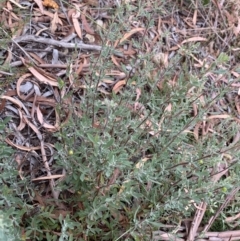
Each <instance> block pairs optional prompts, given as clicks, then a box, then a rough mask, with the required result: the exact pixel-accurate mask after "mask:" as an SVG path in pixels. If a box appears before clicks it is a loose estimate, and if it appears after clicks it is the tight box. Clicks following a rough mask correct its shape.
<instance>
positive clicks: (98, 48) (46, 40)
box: [13, 35, 123, 57]
mask: <svg viewBox="0 0 240 241" xmlns="http://www.w3.org/2000/svg"><path fill="white" fill-rule="evenodd" d="M13 41H14V42H16V43H20V42H31V41H32V42H36V43H43V44H48V45H53V46H57V47H59V48H67V49H76V48H77V49H82V50H92V51H101V50H102V46H100V45H90V44H84V43H67V42H64V41H58V40H54V39H50V38H43V37H38V36H35V35H24V36H20V37H17V38H14V39H13ZM113 54H114V55H117V56H119V57H123V53H121V52H118V51H116V50H114V51H113Z"/></svg>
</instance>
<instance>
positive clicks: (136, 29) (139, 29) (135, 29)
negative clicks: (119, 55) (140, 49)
mask: <svg viewBox="0 0 240 241" xmlns="http://www.w3.org/2000/svg"><path fill="white" fill-rule="evenodd" d="M144 30H145V28H134V29H132V30H131V31H130V32H128V33H126V34H124V36H123V37H122V38H121V40H120V42H119V43H120V44H121V43H122V42H123V41H125V40H127V39H128V38H130V37H131V36H132V35H133V34H135V33H137V32H141V31H144Z"/></svg>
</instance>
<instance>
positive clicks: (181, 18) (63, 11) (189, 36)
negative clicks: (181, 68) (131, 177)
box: [0, 0, 240, 241]
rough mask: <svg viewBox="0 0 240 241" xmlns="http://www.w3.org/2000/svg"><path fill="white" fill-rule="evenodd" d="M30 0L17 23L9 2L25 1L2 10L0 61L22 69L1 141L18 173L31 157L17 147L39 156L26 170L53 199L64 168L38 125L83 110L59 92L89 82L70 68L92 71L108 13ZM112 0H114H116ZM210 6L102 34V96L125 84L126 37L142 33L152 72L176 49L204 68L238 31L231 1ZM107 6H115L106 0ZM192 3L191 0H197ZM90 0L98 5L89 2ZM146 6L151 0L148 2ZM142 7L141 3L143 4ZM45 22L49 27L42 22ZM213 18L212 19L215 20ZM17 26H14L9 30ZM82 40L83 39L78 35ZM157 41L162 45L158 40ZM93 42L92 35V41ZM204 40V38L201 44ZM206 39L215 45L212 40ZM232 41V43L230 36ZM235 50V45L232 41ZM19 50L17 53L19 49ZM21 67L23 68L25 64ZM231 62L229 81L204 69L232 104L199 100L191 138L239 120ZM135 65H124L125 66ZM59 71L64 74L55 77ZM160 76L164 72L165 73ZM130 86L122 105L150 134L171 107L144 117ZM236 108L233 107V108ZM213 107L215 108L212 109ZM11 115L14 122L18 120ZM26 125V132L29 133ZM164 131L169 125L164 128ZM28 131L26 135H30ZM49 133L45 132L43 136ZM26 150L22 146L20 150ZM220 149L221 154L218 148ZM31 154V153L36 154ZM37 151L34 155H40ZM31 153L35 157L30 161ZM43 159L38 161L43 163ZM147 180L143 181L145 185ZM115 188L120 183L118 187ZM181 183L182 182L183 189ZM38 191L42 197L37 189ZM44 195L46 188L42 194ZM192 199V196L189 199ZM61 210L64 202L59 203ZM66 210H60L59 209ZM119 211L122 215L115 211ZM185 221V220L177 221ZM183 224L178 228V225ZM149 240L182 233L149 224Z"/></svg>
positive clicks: (130, 53) (51, 128) (129, 52)
mask: <svg viewBox="0 0 240 241" xmlns="http://www.w3.org/2000/svg"><path fill="white" fill-rule="evenodd" d="M34 2H35V3H36V4H33V5H32V6H33V8H32V10H31V11H32V12H31V14H32V17H31V20H30V21H31V24H23V22H24V21H23V19H22V16H17V15H16V14H15V13H14V11H13V9H14V7H17V8H19V9H22V10H23V11H25V12H26V11H29V9H30V5H29V4H28V3H26V2H23V1H14V0H9V1H7V2H6V4H5V5H4V7H3V8H2V11H1V16H0V18H1V22H3V24H4V26H5V27H6V28H7V29H8V30H9V31H10V32H11V33H12V37H11V40H12V44H11V46H10V47H9V49H8V51H7V55H6V58H5V60H4V65H3V67H6V66H7V65H9V66H12V67H14V66H20V67H21V68H22V69H23V71H24V72H23V73H20V77H19V78H18V80H17V81H16V83H12V84H10V85H7V89H8V90H7V91H5V93H3V95H2V96H1V100H2V101H1V105H0V111H1V113H2V114H4V115H6V116H8V115H11V116H14V119H15V120H18V121H17V122H16V123H15V122H13V123H11V125H10V126H12V127H11V128H12V130H11V131H12V132H11V133H10V134H9V135H8V137H7V138H6V142H7V143H8V144H9V145H11V146H13V147H15V148H16V149H18V150H20V151H22V154H21V155H16V159H15V160H16V162H17V164H18V166H19V168H18V170H19V176H20V177H21V178H22V177H23V175H24V173H27V172H28V171H29V170H28V169H30V165H29V166H27V165H26V164H25V162H24V155H26V156H28V157H27V158H29V160H30V163H32V164H34V165H36V162H37V163H38V164H39V165H38V166H39V168H37V169H35V170H34V171H32V170H31V180H32V181H40V180H42V181H43V180H45V181H46V182H45V186H44V187H43V189H44V190H45V193H47V191H46V190H47V189H48V187H47V185H46V183H49V184H50V189H51V191H50V193H51V195H52V196H53V198H54V200H55V203H56V204H57V205H60V204H59V202H58V199H59V191H56V188H55V187H56V181H55V179H59V178H60V180H62V179H64V177H65V176H66V173H65V170H61V174H59V170H58V169H56V168H54V165H52V157H53V153H54V149H55V147H54V141H53V142H51V141H50V142H47V141H46V139H45V138H44V135H45V133H47V134H48V135H52V133H54V132H57V131H59V129H60V127H61V126H62V125H63V124H64V123H67V122H68V120H69V119H70V117H71V115H76V116H78V117H80V118H81V117H82V113H81V111H80V110H78V109H77V106H78V103H80V100H79V98H78V97H77V96H73V98H70V97H66V98H64V97H65V96H67V95H68V93H70V90H73V92H75V93H76V92H77V91H79V90H84V89H86V88H94V85H93V86H88V85H87V84H86V83H84V82H81V81H80V82H78V83H76V82H75V78H74V73H76V74H77V75H78V76H81V77H82V76H85V75H87V74H89V73H90V72H91V70H90V61H91V60H90V56H92V55H94V56H96V57H97V56H99V54H100V52H101V51H102V49H103V46H102V45H101V41H98V40H101V37H100V35H99V34H98V33H99V31H106V29H107V25H106V21H105V23H104V24H105V25H104V24H103V21H102V20H106V19H114V18H113V17H112V16H111V15H109V13H108V12H107V10H105V8H102V9H101V8H100V9H99V8H98V7H99V1H94V0H91V1H89V0H87V1H83V3H81V4H79V3H77V2H75V1H73V4H69V5H68V7H67V8H65V6H63V5H62V1H61V0H60V3H61V4H58V3H57V2H55V1H53V0H44V1H39V0H34ZM116 2H118V1H116ZM134 2H135V1H125V2H124V1H123V3H122V4H130V5H131V4H132V6H134V4H135V3H134ZM212 2H213V4H214V5H215V6H216V8H215V10H214V11H213V12H212V13H211V12H209V13H208V14H209V19H210V18H211V19H212V22H211V21H210V20H205V19H204V17H203V11H202V9H201V8H200V7H199V6H198V7H199V8H196V9H194V10H191V9H189V8H188V7H187V6H186V5H185V4H184V3H182V4H181V8H180V9H181V10H180V11H177V12H174V13H171V14H168V15H166V16H157V17H156V18H155V24H154V25H153V26H151V28H148V26H146V24H145V23H144V22H142V21H141V20H138V21H135V20H133V18H129V19H128V21H129V23H130V26H131V27H132V29H131V30H128V31H126V32H123V33H122V37H121V38H120V39H116V41H115V43H111V42H109V43H108V44H109V45H111V47H112V49H113V50H112V55H111V61H112V62H113V64H114V67H115V69H111V70H108V71H107V72H106V73H105V76H106V77H109V79H107V78H105V79H101V81H100V82H99V84H98V88H97V90H98V91H99V92H101V93H102V94H105V96H108V95H109V94H111V93H113V92H114V93H115V94H121V93H122V92H123V91H124V89H125V88H126V86H128V80H127V74H128V73H125V72H124V71H123V69H122V68H121V65H122V64H124V65H125V66H129V63H130V61H129V59H130V58H137V55H138V53H139V52H140V51H139V50H138V49H136V48H135V47H133V41H139V42H141V41H140V40H141V39H143V38H144V42H142V48H141V51H143V50H144V51H146V53H154V57H153V62H155V64H156V66H157V67H156V68H155V69H153V70H152V71H151V72H150V73H149V76H150V78H151V77H154V76H156V75H157V74H158V73H159V69H167V68H169V66H170V64H171V63H170V62H171V58H173V56H175V55H176V54H177V53H179V54H180V55H182V56H184V57H186V56H187V57H188V58H189V59H191V63H190V65H191V66H189V68H194V69H195V70H196V71H197V70H200V69H201V68H204V69H205V70H207V69H209V68H210V66H211V65H212V64H213V63H214V61H216V59H217V57H218V56H219V54H220V53H221V52H224V50H226V48H228V47H229V45H231V44H232V43H234V41H237V40H239V35H240V30H239V29H240V28H239V26H240V24H239V23H240V16H239V14H238V12H237V11H238V10H237V9H233V12H232V13H231V14H230V13H229V11H230V10H229V9H224V10H223V5H222V3H219V2H218V1H212ZM105 4H106V7H114V6H113V5H112V3H111V1H106V2H105ZM196 4H197V1H196ZM92 7H97V8H96V9H94V8H92ZM149 9H150V10H151V7H149ZM146 10H148V9H146ZM223 17H226V19H227V21H226V22H224V24H226V25H227V26H226V27H227V28H223V29H219V28H221V25H220V24H218V23H219V22H220V21H222V18H223ZM92 19H94V20H96V22H97V23H98V24H97V25H94V24H92ZM46 26H48V27H46ZM217 26H218V27H217ZM16 29H17V31H16ZM213 29H215V30H214V31H215V38H216V41H215V43H212V42H211V40H209V34H211V33H212V31H213ZM166 30H167V31H169V35H168V36H163V32H165V31H166ZM222 33H225V34H226V36H227V35H229V36H231V42H230V38H229V39H226V38H225V39H223V38H222ZM86 39H87V40H88V41H89V43H85V40H86ZM162 41H163V42H164V43H165V44H164V46H163V45H161V44H158V43H160V42H162ZM95 42H96V43H95ZM191 43H199V44H202V45H200V46H201V48H200V51H199V52H198V53H191V54H190V55H189V56H188V55H187V54H188V53H187V51H186V49H185V46H189V44H191ZM206 43H207V44H206ZM213 45H215V46H214V48H213V47H212V46H213ZM233 45H234V44H233ZM76 49H77V50H78V51H79V54H80V53H81V54H80V55H79V56H76V58H75V59H73V62H72V63H71V66H70V75H69V78H64V76H65V75H66V73H67V69H68V67H69V64H68V63H67V57H68V56H69V55H71V54H72V53H73V51H74V50H76ZM235 51H236V52H238V51H239V48H235ZM20 56H22V57H20ZM231 58H232V62H233V66H234V68H235V65H237V57H236V55H234V53H233V55H232V56H231ZM24 68H25V69H24ZM234 68H233V69H232V70H231V73H232V76H233V78H232V80H231V82H230V81H229V79H228V78H226V76H221V77H220V78H219V76H217V75H215V74H214V73H211V71H208V76H206V77H207V78H208V79H209V81H208V82H209V85H215V86H217V85H218V86H219V85H222V86H224V85H225V86H228V87H231V89H232V93H234V92H236V91H237V93H238V94H237V95H236V94H231V96H230V97H229V98H230V100H231V101H232V102H233V106H232V107H231V108H232V109H229V110H226V108H225V106H224V105H226V102H228V101H229V99H228V100H226V99H224V98H223V99H222V102H221V103H220V102H219V103H217V104H216V105H215V106H214V112H213V111H212V110H211V109H207V108H206V113H205V116H206V118H205V119H203V120H199V122H198V123H197V124H196V125H195V126H194V127H193V128H192V129H190V130H188V131H189V132H190V133H192V135H193V136H194V138H195V139H196V141H198V140H199V139H200V138H204V136H206V135H208V134H209V133H212V132H216V133H219V135H220V136H221V130H220V129H219V128H220V127H219V126H220V125H219V123H220V122H221V120H222V119H230V120H231V121H235V122H238V124H239V122H240V121H239V115H240V107H239V106H240V104H239V93H240V91H239V89H240V85H239V73H238V71H236V70H235V69H234ZM131 71H132V72H134V71H135V69H134V68H133V67H131V70H130V73H131ZM10 74H11V73H8V72H6V71H5V70H4V68H3V70H1V72H0V77H1V78H4V76H6V75H10ZM178 77H179V75H178V74H177V73H175V75H174V76H172V79H171V78H170V79H169V80H168V83H167V84H168V85H170V86H171V87H172V88H174V86H176V85H177V84H178V83H177V81H178ZM61 78H63V79H61ZM164 81H166V80H164ZM132 87H133V88H135V91H136V94H137V97H136V99H135V102H133V103H131V104H129V105H127V106H126V107H127V108H128V109H130V110H131V111H132V112H136V113H137V116H138V118H139V119H140V120H142V121H143V123H142V125H141V126H140V128H143V129H147V130H148V132H149V134H151V135H152V136H157V135H158V134H159V133H160V132H161V125H162V123H163V121H164V118H165V116H166V115H168V114H169V113H171V110H172V105H171V103H169V104H168V106H167V107H166V109H165V111H164V114H163V116H162V118H161V120H160V121H159V123H153V121H152V120H151V118H150V117H148V116H147V115H146V114H145V108H146V107H145V106H143V105H142V104H141V102H140V96H141V95H144V92H143V89H141V88H139V87H138V86H134V85H133V86H132ZM156 87H157V88H158V89H159V90H161V89H162V88H163V83H162V82H161V80H159V81H158V83H157V84H156ZM192 95H193V92H191V91H189V92H188V97H189V98H191V96H192ZM206 95H207V96H209V95H211V96H213V98H214V96H217V95H218V93H217V92H215V90H213V91H212V93H207V94H206ZM205 97H206V96H200V97H199V100H200V105H202V106H203V107H205V106H204V105H205V103H204V98H205ZM196 103H197V102H195V103H193V116H197V115H198V112H199V110H198V109H199V104H196ZM59 104H60V105H61V106H62V108H63V110H64V116H59V114H58V111H57V109H56V108H57V106H58V105H59ZM69 106H76V108H73V109H74V111H71V110H69ZM234 112H235V114H233V113H234ZM214 113H216V114H214ZM17 123H18V125H17ZM153 124H154V125H156V126H157V127H158V132H156V130H155V131H154V130H153V129H152V126H153ZM93 127H97V128H101V127H100V125H99V123H98V122H95V123H93ZM29 130H30V132H31V133H29ZM169 131H171V130H169ZM29 135H31V138H30V139H29ZM234 138H235V139H236V140H239V133H238V134H237V135H236V136H235V137H233V139H234ZM48 139H49V140H51V138H48ZM24 153H25V154H24ZM225 154H226V153H225V151H224V150H223V152H222V155H225ZM36 157H37V158H36ZM40 159H41V161H40ZM150 159H151V157H144V158H142V159H141V160H140V161H138V162H137V164H136V166H135V167H136V168H137V169H138V168H140V167H141V166H143V165H144V164H145V163H146V162H147V161H148V160H150ZM36 160H37V161H36ZM41 163H43V165H44V166H42V164H41ZM224 163H226V162H224V161H221V162H219V163H218V170H214V171H213V172H212V175H213V177H212V181H213V182H217V181H218V180H219V179H220V178H222V176H223V175H226V174H227V173H228V165H227V164H226V165H223V164H224ZM231 164H232V160H231V159H229V165H231ZM119 175H120V170H119V169H118V168H116V169H115V170H114V172H113V174H112V176H111V177H110V178H109V181H108V187H106V188H105V190H103V193H106V192H108V191H109V190H110V188H111V185H112V184H113V183H114V182H115V181H116V179H117V178H118V176H119ZM127 181H128V180H125V181H123V184H122V187H121V190H122V189H124V185H125V184H126V183H127ZM150 187H151V184H148V188H150ZM238 189H239V187H237V188H236V189H234V190H232V192H231V193H230V194H229V196H228V197H227V199H226V200H225V203H224V204H223V206H222V207H220V208H219V212H217V213H216V214H215V216H213V217H212V219H211V220H210V221H209V224H208V225H206V227H205V231H206V233H205V237H203V238H202V239H201V240H210V239H208V238H209V237H212V236H213V235H214V234H213V233H211V232H208V230H209V228H210V225H211V223H212V222H213V220H214V219H216V218H217V216H218V215H219V213H220V211H221V210H222V209H223V207H225V206H226V205H227V204H228V203H229V202H230V200H231V199H232V198H234V195H235V194H236V192H237V191H238ZM121 190H120V191H121ZM186 191H187V190H186ZM36 194H37V195H36V201H38V202H39V203H40V204H41V205H43V204H44V203H45V202H46V201H45V200H43V198H42V197H43V196H42V195H41V193H36ZM41 196H42V197H41ZM47 196H48V195H46V197H47ZM193 203H194V202H193ZM194 205H195V207H196V213H195V216H194V217H193V222H192V225H191V226H190V229H189V230H188V229H187V228H186V227H185V226H184V225H182V226H181V227H180V228H179V232H178V234H179V235H182V236H185V237H186V236H187V238H188V239H187V240H189V241H193V240H195V237H196V236H197V233H198V229H199V228H200V224H201V221H202V219H203V216H204V213H205V211H206V206H207V204H206V203H204V202H202V203H200V204H198V205H197V204H195V203H194ZM64 208H65V210H67V209H68V208H67V207H64ZM64 215H66V214H64ZM237 217H239V214H238V215H236V216H235V217H228V218H227V219H226V221H227V222H233V221H234V220H235V219H236V218H237ZM121 219H122V220H123V219H125V216H122V217H121ZM183 223H184V222H183ZM184 232H185V233H184ZM153 237H154V240H171V239H173V238H174V240H185V239H182V238H176V236H174V235H173V234H172V232H171V233H170V232H169V233H167V232H163V231H156V232H153ZM214 237H215V238H218V237H219V238H220V237H224V239H223V238H222V239H221V240H231V238H232V237H234V238H235V237H237V238H239V237H240V234H239V231H237V232H235V231H232V232H230V231H229V232H225V233H224V232H222V233H217V234H215V236H214Z"/></svg>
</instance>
